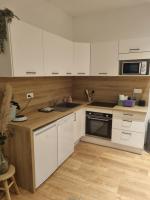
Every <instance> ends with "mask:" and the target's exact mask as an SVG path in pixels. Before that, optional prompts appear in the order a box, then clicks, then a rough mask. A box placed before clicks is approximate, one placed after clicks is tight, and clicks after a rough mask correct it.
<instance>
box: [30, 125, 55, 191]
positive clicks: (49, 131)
mask: <svg viewBox="0 0 150 200" xmlns="http://www.w3.org/2000/svg"><path fill="white" fill-rule="evenodd" d="M57 149H58V147H57V124H56V123H53V124H51V125H48V126H45V127H44V128H41V129H39V130H37V131H35V132H34V159H35V188H37V187H38V186H40V185H41V184H42V183H43V182H44V181H45V180H46V179H47V178H48V177H49V176H50V175H51V174H52V173H53V172H54V171H55V170H56V169H57V166H58V161H57V160H58V159H57V151H58V150H57Z"/></svg>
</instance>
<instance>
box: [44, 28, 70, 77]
mask: <svg viewBox="0 0 150 200" xmlns="http://www.w3.org/2000/svg"><path fill="white" fill-rule="evenodd" d="M43 37H44V66H45V71H46V75H47V76H64V75H72V69H73V42H72V41H69V40H67V39H64V38H62V37H60V36H57V35H54V34H51V33H48V32H46V31H44V36H43Z"/></svg>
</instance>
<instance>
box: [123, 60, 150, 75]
mask: <svg viewBox="0 0 150 200" xmlns="http://www.w3.org/2000/svg"><path fill="white" fill-rule="evenodd" d="M149 64H150V60H130V61H120V74H121V75H148V74H149Z"/></svg>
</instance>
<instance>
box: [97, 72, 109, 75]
mask: <svg viewBox="0 0 150 200" xmlns="http://www.w3.org/2000/svg"><path fill="white" fill-rule="evenodd" d="M98 74H100V75H107V74H108V73H106V72H100V73H98Z"/></svg>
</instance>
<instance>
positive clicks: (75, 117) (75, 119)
mask: <svg viewBox="0 0 150 200" xmlns="http://www.w3.org/2000/svg"><path fill="white" fill-rule="evenodd" d="M76 121H77V114H76V113H74V122H76Z"/></svg>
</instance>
